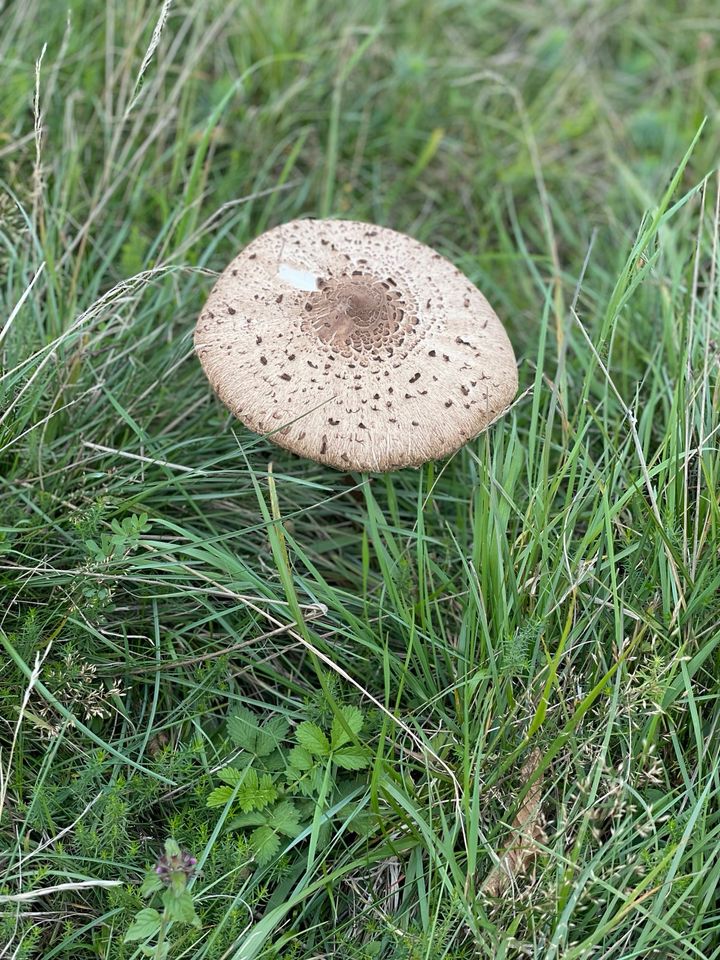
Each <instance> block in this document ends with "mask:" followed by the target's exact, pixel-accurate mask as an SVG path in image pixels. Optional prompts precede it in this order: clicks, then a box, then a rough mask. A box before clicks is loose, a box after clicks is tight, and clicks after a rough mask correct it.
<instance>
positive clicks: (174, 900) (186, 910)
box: [162, 890, 200, 927]
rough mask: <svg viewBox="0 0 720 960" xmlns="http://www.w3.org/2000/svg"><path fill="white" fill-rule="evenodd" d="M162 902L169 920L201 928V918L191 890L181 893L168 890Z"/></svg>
mask: <svg viewBox="0 0 720 960" xmlns="http://www.w3.org/2000/svg"><path fill="white" fill-rule="evenodd" d="M162 901H163V906H164V907H165V913H166V914H167V918H168V920H175V921H177V922H178V923H191V924H192V925H193V926H194V927H199V926H200V918H199V917H198V915H197V914H196V913H195V904H194V903H193V898H192V894H191V893H190V891H189V890H182V891H181V892H180V893H175V892H174V891H173V890H166V891H165V893H164V894H163V898H162Z"/></svg>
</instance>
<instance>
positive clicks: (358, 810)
mask: <svg viewBox="0 0 720 960" xmlns="http://www.w3.org/2000/svg"><path fill="white" fill-rule="evenodd" d="M287 9H288V8H287V5H285V4H283V3H280V2H279V0H271V2H268V3H264V4H262V5H260V6H258V5H255V6H253V5H248V4H243V3H240V2H232V3H229V4H228V3H224V2H223V3H220V2H215V0H211V2H205V0H203V2H197V3H190V4H185V5H182V6H178V5H173V4H164V5H158V4H154V5H151V4H147V3H145V2H138V3H134V4H130V5H122V7H121V5H119V4H115V3H109V4H108V3H106V4H98V3H95V2H94V0H88V2H87V3H86V4H84V5H83V6H82V10H81V11H80V10H73V11H72V12H71V17H70V20H69V22H68V20H67V19H66V15H65V12H64V11H63V13H62V16H60V13H59V11H58V10H56V9H55V8H54V7H53V8H52V9H51V8H50V7H47V6H46V5H44V4H42V3H40V2H36V0H29V2H27V3H24V4H20V5H17V4H16V5H12V6H11V7H9V8H8V10H6V11H5V12H4V14H3V17H4V20H3V31H2V34H1V35H0V118H2V119H1V120H0V289H1V291H2V292H1V293H0V298H2V302H3V305H4V310H3V319H2V321H0V363H1V364H2V372H1V373H0V398H1V399H0V590H1V591H2V596H3V605H2V611H1V612H0V643H1V644H2V647H3V650H4V653H5V655H6V662H5V668H4V671H3V674H2V676H0V697H2V711H0V716H2V722H3V726H2V730H1V733H0V737H1V745H0V751H1V752H0V777H1V779H0V801H2V802H1V803H0V833H1V834H2V850H3V854H2V858H0V943H1V944H8V945H9V946H8V947H7V950H9V951H10V952H9V955H10V956H13V957H17V958H21V957H26V958H31V957H32V958H34V957H37V956H42V957H43V958H44V960H52V958H67V957H70V956H72V955H76V954H77V953H78V951H81V950H85V951H87V950H91V951H92V952H93V954H94V955H97V956H102V957H106V958H118V960H119V958H126V957H131V956H132V957H134V956H139V955H141V953H140V952H141V951H142V950H143V949H144V948H147V949H146V950H145V953H146V955H150V956H152V955H155V956H158V955H162V954H163V953H165V954H167V956H170V957H180V956H190V955H192V956H194V957H198V958H199V960H219V958H228V957H234V958H237V960H251V958H254V957H260V956H264V957H275V958H278V960H280V958H283V960H289V958H296V960H299V958H308V960H309V958H310V957H314V956H318V955H330V956H332V955H338V956H347V957H353V958H355V957H357V958H363V960H369V958H393V960H394V958H405V957H407V958H425V957H448V958H449V957H454V958H466V957H467V958H469V957H473V958H476V957H487V958H493V957H507V958H510V957H518V958H519V957H524V956H543V957H548V958H553V957H558V958H559V957H563V958H564V960H565V958H570V960H579V958H581V957H594V956H598V957H599V956H603V957H608V958H614V957H616V958H618V960H619V958H620V957H631V956H638V957H652V956H660V957H688V958H689V957H695V958H697V957H699V956H703V957H705V956H706V957H710V956H713V955H714V954H713V951H714V950H715V949H716V947H715V944H716V943H717V939H718V926H719V925H718V917H717V908H716V895H715V889H716V886H717V879H718V870H719V866H718V853H717V831H718V822H717V819H718V818H717V809H718V793H719V791H720V784H719V783H718V778H717V768H718V761H719V759H720V758H719V757H718V743H720V740H719V739H718V737H717V724H718V716H719V713H718V686H717V676H718V665H719V663H718V650H719V649H720V632H719V631H718V623H719V622H720V603H719V601H718V596H720V589H719V588H720V550H719V549H718V547H719V544H720V538H719V530H720V512H719V509H720V508H719V504H718V498H717V489H718V472H719V467H720V463H719V461H718V444H717V436H718V431H719V429H720V417H719V414H718V410H719V409H720V387H719V383H720V380H719V377H718V374H719V373H720V353H719V351H718V343H720V319H719V313H718V304H719V303H720V298H719V296H718V276H719V272H718V266H719V265H718V233H719V231H718V223H719V222H720V214H719V203H720V201H719V199H718V198H719V197H720V184H719V182H718V177H717V174H716V172H715V171H714V165H715V164H716V159H717V156H718V152H719V151H718V148H719V146H720V144H719V142H718V140H719V137H718V131H717V125H716V124H715V123H714V117H715V114H716V110H717V97H718V90H717V89H716V84H715V80H714V74H713V70H712V67H713V62H714V55H715V52H716V43H717V42H718V41H717V24H716V23H715V22H714V21H713V19H712V17H711V16H709V15H708V13H707V5H703V4H701V3H700V0H691V2H690V4H689V5H685V7H684V8H683V10H682V11H676V10H675V9H674V8H671V7H670V6H667V5H666V6H663V5H662V4H655V5H653V6H647V5H642V4H641V5H640V6H637V7H636V8H633V10H632V11H631V13H630V14H629V15H626V16H624V17H623V19H622V22H620V21H619V20H618V18H617V16H616V10H615V9H614V7H613V5H612V4H611V3H609V2H607V3H606V2H601V3H596V4H594V5H593V6H592V9H591V10H585V9H584V8H581V7H580V6H578V7H577V8H572V9H571V8H569V7H567V8H560V7H559V8H558V9H554V8H553V10H552V11H549V10H548V9H547V8H546V7H545V6H543V5H534V6H533V5H528V4H525V3H514V2H511V3H509V4H505V5H504V6H503V7H502V9H500V8H499V7H493V8H492V9H490V8H489V7H487V5H483V4H480V5H477V4H471V3H467V4H466V3H458V4H452V5H448V4H441V3H436V2H434V0H428V2H425V3H422V4H416V3H413V4H410V3H405V2H402V0H394V2H392V3H389V4H387V3H383V4H380V3H374V2H372V3H369V4H365V5H363V7H362V9H355V8H351V7H347V8H342V9H341V8H340V7H338V6H337V5H335V4H329V3H327V4H324V3H321V4H319V5H318V4H316V3H310V2H307V3H297V4H294V5H293V11H292V13H293V15H292V17H291V18H289V17H288V15H287ZM43 49H44V54H43ZM706 115H708V116H709V117H710V122H707V123H706V124H705V126H704V127H702V124H703V118H704V117H705V116H706ZM701 127H702V131H701V132H700V134H699V135H698V131H700V129H701ZM318 214H329V215H338V216H348V217H353V218H358V219H363V218H365V219H369V220H375V221H378V222H381V223H385V224H387V225H390V226H393V227H395V228H398V229H401V230H405V231H407V232H410V233H412V234H413V235H414V236H416V237H418V238H419V239H421V240H430V241H432V243H433V245H434V246H436V247H438V248H439V249H441V250H442V251H443V252H444V253H446V254H447V255H448V256H449V257H451V258H452V259H453V260H454V261H455V262H456V263H457V264H458V266H459V267H460V268H461V269H463V270H464V271H465V272H466V273H467V274H468V275H469V276H470V277H471V278H472V279H473V280H474V281H476V282H477V283H478V284H479V285H480V286H481V287H482V288H483V290H484V291H485V292H486V293H487V295H488V297H489V299H490V300H491V301H492V302H493V304H494V305H495V306H496V308H497V310H498V312H499V313H500V315H501V316H502V317H503V319H504V320H505V322H506V324H507V326H508V329H509V331H510V334H511V336H512V339H513V342H514V344H515V346H516V350H517V352H518V355H519V357H520V374H521V382H522V388H521V392H520V394H519V397H518V400H517V402H516V403H515V405H514V407H513V410H512V411H511V413H510V414H509V415H508V417H507V418H505V420H503V421H502V422H501V423H500V424H498V425H497V426H496V427H495V428H493V430H492V431H491V432H490V433H489V434H487V435H485V436H483V437H480V438H479V439H477V440H476V441H474V442H473V443H471V444H469V445H468V447H467V448H466V449H465V450H463V451H462V452H461V453H459V454H458V455H457V456H456V457H454V458H453V459H452V460H451V461H450V462H448V463H444V464H435V465H432V464H431V465H428V466H426V467H425V468H423V469H422V470H420V471H417V472H414V471H407V472H402V473H397V474H394V475H392V476H388V477H366V476H357V477H354V478H353V480H352V484H348V483H347V481H346V479H345V478H342V477H340V476H339V475H337V474H335V473H333V472H331V471H328V470H325V469H323V468H321V467H319V466H317V465H314V464H312V463H308V462H304V461H301V460H298V459H295V458H292V457H290V456H289V455H286V454H285V453H283V452H281V451H278V450H276V449H274V448H271V447H270V445H269V444H268V443H266V442H265V441H263V440H261V439H259V438H256V437H253V436H251V435H250V434H248V433H247V432H246V431H244V430H243V429H242V428H241V427H240V426H239V425H238V424H237V423H236V422H235V421H232V420H231V419H230V418H229V417H228V416H227V414H226V413H225V412H224V411H223V410H222V409H221V408H220V406H219V404H217V403H216V402H215V401H214V400H213V399H212V397H211V396H210V393H209V391H208V388H207V384H206V383H205V381H204V379H203V376H202V373H201V371H200V370H199V367H198V364H197V363H196V362H195V360H194V358H193V356H192V351H191V339H190V333H191V330H192V326H193V323H194V320H195V316H196V314H197V311H198V309H199V306H200V304H201V302H202V300H203V297H204V296H205V294H206V292H207V290H208V288H209V286H210V285H211V283H212V279H213V277H214V275H215V271H216V270H217V269H218V268H221V267H222V266H224V264H225V263H226V262H227V261H228V260H229V258H230V256H231V254H232V253H233V252H234V251H235V250H236V249H237V247H238V246H239V245H240V244H242V243H244V242H246V241H247V240H249V239H250V238H251V237H252V236H254V235H255V234H256V233H257V232H259V231H261V230H263V229H264V228H265V227H267V226H270V225H271V224H273V223H276V222H279V221H281V220H286V219H290V218H291V217H294V216H300V215H318ZM270 463H272V470H270V469H269V464H270ZM243 717H244V718H245V721H244V726H243V724H242V723H240V725H238V724H239V722H240V721H238V718H243ZM358 717H361V718H362V724H361V725H358ZM248 718H250V720H251V721H252V722H251V723H250V721H249V720H248ZM249 723H250V727H252V729H250V732H248V724H249ZM271 734H272V736H271V741H272V742H271V743H270V744H269V746H270V748H271V749H270V750H269V752H266V747H267V746H268V743H267V736H270V735H271ZM264 735H267V736H266V739H265V740H263V739H262V737H263V736H264ZM258 738H260V739H258ZM343 738H345V739H343ZM251 741H252V742H251ZM298 751H299V752H298ZM303 751H304V752H303ZM249 770H253V771H254V774H249V773H247V772H246V773H245V774H243V771H249ZM530 770H532V773H531V774H530V773H529V771H530ZM231 771H233V772H231ZM523 771H524V773H523ZM248 777H249V779H247V778H248ZM250 787H251V788H252V789H249V788H250ZM218 790H220V791H222V792H221V793H218ZM228 791H229V792H228ZM263 791H264V793H263ZM209 798H210V799H211V805H210V806H208V799H209ZM283 804H285V806H283ZM248 805H249V809H245V808H246V807H248ZM538 808H539V810H540V812H541V815H542V821H540V818H539V817H538V819H537V821H535V820H534V818H533V816H530V817H529V818H528V817H527V816H526V815H527V814H528V812H531V813H534V812H535V811H537V810H538ZM248 817H249V818H250V820H248ZM243 818H244V819H243ZM250 821H252V822H250ZM256 821H257V822H256ZM261 821H262V822H261ZM523 821H524V822H523ZM531 821H532V823H531ZM513 825H515V826H513ZM523 826H528V827H529V829H530V833H531V837H530V840H531V847H525V846H518V844H519V843H524V842H525V841H523V840H522V839H520V840H519V839H518V827H520V828H522V827H523ZM540 827H542V835H541V834H540ZM258 831H259V832H258ZM168 837H172V838H173V841H174V843H175V844H176V845H177V849H179V850H180V851H188V852H190V853H191V854H192V857H193V858H196V859H197V861H198V862H197V864H195V865H193V867H194V868H195V867H196V868H197V869H193V873H192V876H189V875H188V874H187V873H183V877H184V880H183V883H184V886H183V887H182V890H180V889H179V887H178V891H177V892H178V894H182V896H181V897H179V899H180V901H181V902H180V906H179V907H178V913H177V915H175V914H173V913H172V910H173V909H175V908H176V907H177V904H175V903H174V901H173V903H172V904H171V905H170V906H168V904H166V903H164V902H163V900H162V892H161V891H159V890H157V891H154V892H153V891H150V896H151V897H154V898H155V899H151V900H149V899H148V897H143V887H142V884H143V878H144V877H145V876H146V874H147V872H148V870H152V867H153V865H154V864H156V863H157V858H158V854H159V851H160V850H161V849H162V848H163V844H164V843H165V841H166V840H167V838H168ZM520 837H521V838H522V829H521V830H520ZM526 839H527V838H526ZM174 851H175V847H173V848H172V850H171V851H170V853H168V854H167V856H170V857H172V856H178V854H177V853H175V852H174ZM513 853H514V854H516V855H517V856H516V857H515V858H513V856H512V854H513ZM526 854H527V857H526ZM188 855H189V854H188ZM503 855H506V856H507V857H509V859H508V860H507V863H510V862H511V861H512V860H513V859H514V865H515V866H517V867H521V868H522V869H516V870H514V872H513V871H510V873H512V876H511V877H509V880H511V882H509V883H507V884H505V883H503V884H502V885H498V886H495V885H494V884H493V885H491V888H490V889H488V886H487V883H486V882H487V879H488V877H493V876H496V875H497V874H493V871H494V870H497V868H498V865H500V866H502V865H503V859H502V858H503ZM530 855H531V856H532V865H531V864H530ZM177 876H178V878H179V877H180V873H177ZM484 883H485V884H486V887H485V891H484V892H483V884H484ZM145 892H146V893H147V892H148V891H147V889H146V890H145ZM186 892H187V894H188V896H187V897H186V896H185V893H186ZM493 894H494V895H493ZM189 899H191V905H192V910H193V914H192V916H191V915H190V910H189V909H188V902H189ZM152 910H154V911H156V913H157V916H155V915H154V914H151V915H150V916H148V914H147V913H145V914H143V911H152ZM183 911H184V913H183ZM143 916H144V918H145V920H146V921H148V923H147V924H146V926H145V927H143V926H142V924H141V925H140V927H138V926H137V923H138V917H143ZM195 916H197V918H198V921H199V925H198V924H197V923H195V920H194V917H195ZM183 917H185V918H188V917H189V918H190V920H189V921H188V922H182V920H183ZM150 921H152V923H153V924H155V926H153V927H152V930H150V926H151V924H150ZM158 923H159V924H160V926H157V924H158ZM161 929H162V939H159V938H158V934H159V933H160V930H161ZM131 931H134V933H131ZM148 931H150V932H148ZM128 934H130V938H129V939H128ZM135 934H138V937H137V939H133V936H134V935H135ZM166 948H167V950H166ZM148 951H149V953H148Z"/></svg>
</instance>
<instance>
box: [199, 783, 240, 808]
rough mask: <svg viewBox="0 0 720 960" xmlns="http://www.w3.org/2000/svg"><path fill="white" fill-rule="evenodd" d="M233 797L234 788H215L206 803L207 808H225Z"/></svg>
mask: <svg viewBox="0 0 720 960" xmlns="http://www.w3.org/2000/svg"><path fill="white" fill-rule="evenodd" d="M232 795H233V788H232V787H215V789H214V790H213V791H211V793H210V795H209V797H208V798H207V800H206V801H205V805H206V806H207V807H224V806H225V804H226V803H227V802H228V800H229V799H230V797H232Z"/></svg>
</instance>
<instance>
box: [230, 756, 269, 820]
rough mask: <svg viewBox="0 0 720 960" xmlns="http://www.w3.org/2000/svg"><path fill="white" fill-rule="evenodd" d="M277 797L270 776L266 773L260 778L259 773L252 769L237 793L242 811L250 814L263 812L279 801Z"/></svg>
mask: <svg viewBox="0 0 720 960" xmlns="http://www.w3.org/2000/svg"><path fill="white" fill-rule="evenodd" d="M277 795H278V794H277V790H276V789H275V787H274V785H273V782H272V777H271V776H270V774H268V773H264V774H263V775H262V776H261V777H258V775H257V771H255V770H253V768H252V767H250V769H249V770H248V771H247V773H246V775H245V780H244V781H243V783H242V786H241V787H240V788H239V790H238V792H237V802H238V804H239V806H240V809H241V810H243V811H244V812H245V813H249V812H250V811H251V810H262V809H263V807H267V806H268V804H270V803H273V802H274V801H275V800H277Z"/></svg>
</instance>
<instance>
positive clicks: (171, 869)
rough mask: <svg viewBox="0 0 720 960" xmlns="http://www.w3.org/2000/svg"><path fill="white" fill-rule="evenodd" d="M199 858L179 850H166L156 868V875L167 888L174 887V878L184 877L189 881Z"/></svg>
mask: <svg viewBox="0 0 720 960" xmlns="http://www.w3.org/2000/svg"><path fill="white" fill-rule="evenodd" d="M196 864H197V858H196V857H193V856H191V855H190V854H189V853H188V852H187V850H180V849H178V850H177V852H173V851H168V850H167V849H166V850H165V853H164V854H163V855H162V856H161V857H160V859H159V860H158V862H157V864H156V866H155V873H156V874H157V875H158V876H159V877H160V879H161V880H162V882H163V883H164V884H165V886H167V887H169V886H171V885H172V882H173V878H174V877H180V876H181V875H184V878H185V879H186V880H187V879H189V878H190V877H191V876H192V875H193V872H194V870H195V866H196Z"/></svg>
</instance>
